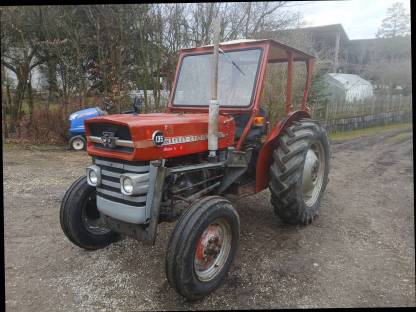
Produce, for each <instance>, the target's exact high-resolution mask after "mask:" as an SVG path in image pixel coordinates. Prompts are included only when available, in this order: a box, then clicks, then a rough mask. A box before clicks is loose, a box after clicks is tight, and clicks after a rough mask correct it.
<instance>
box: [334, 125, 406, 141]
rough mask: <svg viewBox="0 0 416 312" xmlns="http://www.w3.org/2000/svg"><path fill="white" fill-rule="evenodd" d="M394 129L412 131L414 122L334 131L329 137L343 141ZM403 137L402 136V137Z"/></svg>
mask: <svg viewBox="0 0 416 312" xmlns="http://www.w3.org/2000/svg"><path fill="white" fill-rule="evenodd" d="M392 130H409V131H412V123H400V124H392V125H386V126H380V127H372V128H367V129H357V130H352V131H344V132H334V133H330V134H329V138H330V139H331V140H334V141H343V140H349V139H354V138H358V137H362V136H368V135H373V134H378V133H383V132H389V131H392ZM401 139H402V138H401Z"/></svg>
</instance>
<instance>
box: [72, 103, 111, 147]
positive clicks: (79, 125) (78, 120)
mask: <svg viewBox="0 0 416 312" xmlns="http://www.w3.org/2000/svg"><path fill="white" fill-rule="evenodd" d="M106 114H108V113H107V112H106V111H104V110H102V109H101V108H99V107H93V108H87V109H83V110H80V111H77V112H75V113H72V114H71V115H70V116H69V121H70V128H69V136H70V139H69V148H70V149H74V150H76V151H80V150H85V149H86V147H87V140H86V138H85V127H84V120H87V119H90V118H94V117H98V116H102V115H106Z"/></svg>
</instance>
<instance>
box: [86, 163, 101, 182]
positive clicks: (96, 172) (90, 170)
mask: <svg viewBox="0 0 416 312" xmlns="http://www.w3.org/2000/svg"><path fill="white" fill-rule="evenodd" d="M87 182H88V184H89V185H91V186H97V185H100V183H101V170H100V167H98V166H96V165H91V166H88V167H87Z"/></svg>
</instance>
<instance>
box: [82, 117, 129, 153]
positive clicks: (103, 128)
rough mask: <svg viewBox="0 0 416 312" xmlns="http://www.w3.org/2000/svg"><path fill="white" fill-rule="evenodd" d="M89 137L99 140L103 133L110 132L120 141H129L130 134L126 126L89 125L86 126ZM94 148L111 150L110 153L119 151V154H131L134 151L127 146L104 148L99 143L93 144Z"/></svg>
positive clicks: (108, 124)
mask: <svg viewBox="0 0 416 312" xmlns="http://www.w3.org/2000/svg"><path fill="white" fill-rule="evenodd" d="M88 127H89V130H90V134H91V136H95V137H99V138H101V137H102V136H103V132H112V133H114V136H115V137H117V138H119V139H120V140H126V141H131V134H130V130H129V128H128V127H127V126H123V125H115V124H110V123H91V124H89V125H88ZM94 147H95V148H100V149H104V150H112V151H114V150H115V151H119V152H127V153H132V152H133V151H134V148H133V147H127V146H116V147H115V148H111V149H110V148H106V147H104V146H103V145H102V144H101V143H94Z"/></svg>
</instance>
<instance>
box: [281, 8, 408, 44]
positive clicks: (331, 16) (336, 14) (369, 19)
mask: <svg viewBox="0 0 416 312" xmlns="http://www.w3.org/2000/svg"><path fill="white" fill-rule="evenodd" d="M395 2H402V3H403V4H404V7H405V8H406V10H407V13H409V14H410V0H346V1H299V2H293V4H289V5H290V10H291V11H293V12H300V13H301V14H302V16H303V20H304V21H305V23H306V24H305V27H308V26H321V25H329V24H342V26H343V27H344V30H345V32H346V33H347V35H348V38H350V39H369V38H375V33H376V32H377V29H378V28H379V27H380V25H381V22H382V20H383V19H384V18H385V17H386V13H387V9H388V8H389V7H391V6H392V5H393V3H395Z"/></svg>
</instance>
